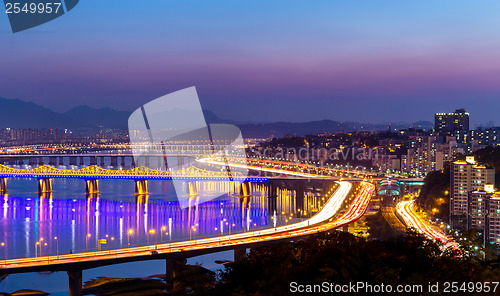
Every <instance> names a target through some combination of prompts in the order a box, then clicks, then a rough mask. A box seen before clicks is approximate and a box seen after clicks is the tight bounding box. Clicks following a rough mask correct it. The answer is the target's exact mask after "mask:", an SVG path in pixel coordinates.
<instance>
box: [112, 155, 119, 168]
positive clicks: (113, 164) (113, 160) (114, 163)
mask: <svg viewBox="0 0 500 296" xmlns="http://www.w3.org/2000/svg"><path fill="white" fill-rule="evenodd" d="M111 166H114V167H117V166H118V156H111Z"/></svg>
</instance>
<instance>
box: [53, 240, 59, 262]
mask: <svg viewBox="0 0 500 296" xmlns="http://www.w3.org/2000/svg"><path fill="white" fill-rule="evenodd" d="M54 239H55V240H56V255H57V259H59V240H58V239H57V236H55V237H54Z"/></svg>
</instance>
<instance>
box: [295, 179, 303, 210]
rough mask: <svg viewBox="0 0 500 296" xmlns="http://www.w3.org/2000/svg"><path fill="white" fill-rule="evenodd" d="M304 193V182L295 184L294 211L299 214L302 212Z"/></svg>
mask: <svg viewBox="0 0 500 296" xmlns="http://www.w3.org/2000/svg"><path fill="white" fill-rule="evenodd" d="M304 192H305V184H304V181H298V182H296V183H295V210H296V211H298V210H300V213H302V212H303V211H304Z"/></svg>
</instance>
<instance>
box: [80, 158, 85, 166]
mask: <svg viewBox="0 0 500 296" xmlns="http://www.w3.org/2000/svg"><path fill="white" fill-rule="evenodd" d="M84 164H85V163H84V162H83V156H80V165H84Z"/></svg>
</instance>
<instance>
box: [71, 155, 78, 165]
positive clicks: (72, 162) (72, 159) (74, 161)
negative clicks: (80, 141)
mask: <svg viewBox="0 0 500 296" xmlns="http://www.w3.org/2000/svg"><path fill="white" fill-rule="evenodd" d="M76 159H77V157H76V156H70V157H69V165H76Z"/></svg>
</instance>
